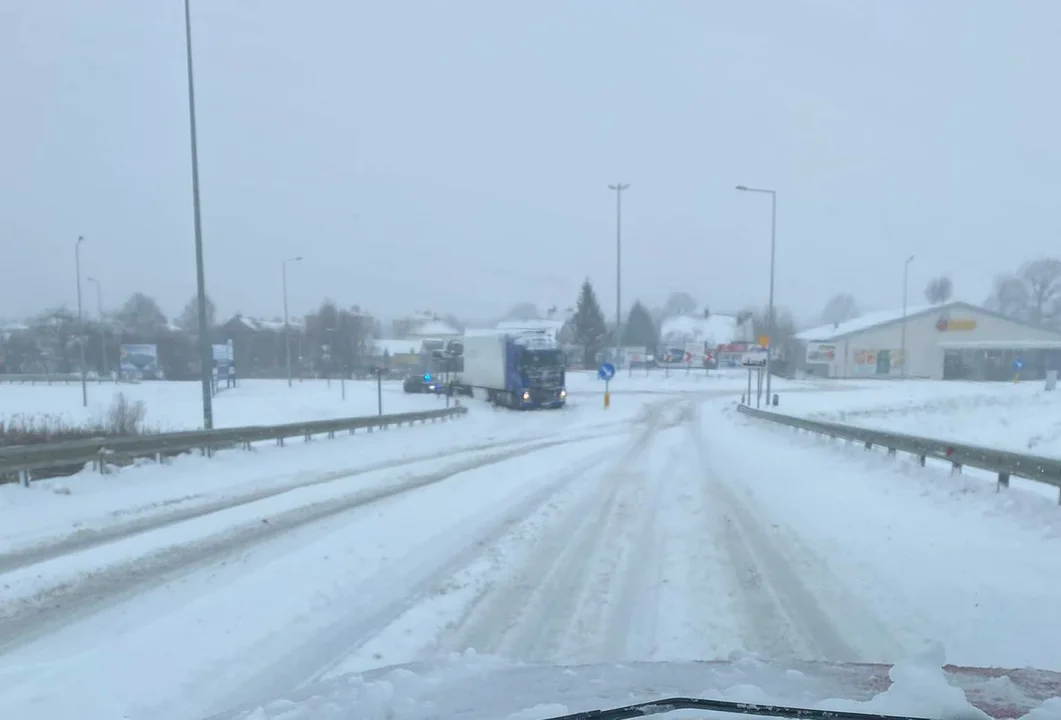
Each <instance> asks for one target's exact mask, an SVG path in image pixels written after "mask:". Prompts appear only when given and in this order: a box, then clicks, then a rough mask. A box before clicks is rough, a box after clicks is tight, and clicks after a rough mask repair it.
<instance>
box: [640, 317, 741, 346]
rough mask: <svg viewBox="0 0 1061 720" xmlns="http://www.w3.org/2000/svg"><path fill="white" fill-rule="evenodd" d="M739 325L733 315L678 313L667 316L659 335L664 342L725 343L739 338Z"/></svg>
mask: <svg viewBox="0 0 1061 720" xmlns="http://www.w3.org/2000/svg"><path fill="white" fill-rule="evenodd" d="M741 335H742V333H741V330H740V326H739V325H738V324H737V318H736V317H734V316H733V315H711V316H709V317H706V318H705V317H697V316H695V315H678V316H675V317H670V318H667V319H666V320H664V321H663V323H662V324H661V325H660V329H659V336H660V339H661V340H662V341H663V342H664V343H669V342H678V341H682V342H706V343H708V344H709V345H714V346H717V345H726V344H729V343H731V342H735V341H737V340H740V339H742V338H741Z"/></svg>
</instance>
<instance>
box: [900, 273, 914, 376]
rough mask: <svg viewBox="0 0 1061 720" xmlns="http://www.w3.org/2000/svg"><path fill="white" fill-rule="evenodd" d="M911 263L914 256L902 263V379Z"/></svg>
mask: <svg viewBox="0 0 1061 720" xmlns="http://www.w3.org/2000/svg"><path fill="white" fill-rule="evenodd" d="M913 261H914V256H913V255H911V256H910V257H908V258H906V262H905V263H903V337H902V341H901V344H902V349H901V350H900V353H901V354H902V356H903V366H902V367H903V372H902V376H903V377H904V378H905V377H906V289H907V285H908V283H907V280H908V279H909V277H910V263H912V262H913Z"/></svg>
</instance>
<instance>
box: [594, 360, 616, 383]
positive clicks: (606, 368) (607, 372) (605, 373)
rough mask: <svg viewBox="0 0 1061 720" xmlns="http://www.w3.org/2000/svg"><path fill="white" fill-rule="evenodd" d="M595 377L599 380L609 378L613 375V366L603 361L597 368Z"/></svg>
mask: <svg viewBox="0 0 1061 720" xmlns="http://www.w3.org/2000/svg"><path fill="white" fill-rule="evenodd" d="M597 377H599V378H600V379H601V380H611V379H612V378H613V377H615V366H614V365H612V364H611V363H604V364H603V365H601V366H600V369H599V370H597Z"/></svg>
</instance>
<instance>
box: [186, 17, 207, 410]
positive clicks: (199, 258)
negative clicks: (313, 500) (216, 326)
mask: <svg viewBox="0 0 1061 720" xmlns="http://www.w3.org/2000/svg"><path fill="white" fill-rule="evenodd" d="M184 47H185V52H186V54H187V57H188V127H189V131H190V135H191V153H192V210H193V213H194V218H195V282H196V287H197V293H198V294H197V298H198V303H199V375H200V379H201V382H202V386H203V429H205V430H213V429H214V405H213V396H214V394H213V372H212V369H213V366H214V356H213V351H212V349H211V347H210V337H209V330H210V329H209V328H208V327H207V323H206V279H205V277H204V273H203V225H202V215H201V213H200V212H199V149H198V144H197V142H196V139H195V78H194V73H193V72H192V11H191V7H190V6H189V0H184Z"/></svg>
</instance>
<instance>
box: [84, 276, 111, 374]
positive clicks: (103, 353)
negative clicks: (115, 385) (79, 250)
mask: <svg viewBox="0 0 1061 720" xmlns="http://www.w3.org/2000/svg"><path fill="white" fill-rule="evenodd" d="M87 280H88V281H89V282H90V283H93V284H94V285H95V286H96V312H97V314H99V346H100V360H101V361H102V363H101V364H100V375H101V376H106V375H107V330H106V327H105V326H104V324H103V284H102V283H101V282H100V281H99V280H97V279H96V278H94V277H90V278H87Z"/></svg>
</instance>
